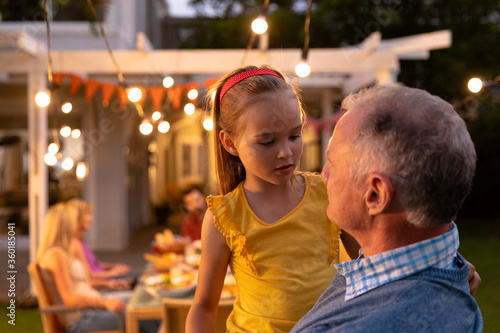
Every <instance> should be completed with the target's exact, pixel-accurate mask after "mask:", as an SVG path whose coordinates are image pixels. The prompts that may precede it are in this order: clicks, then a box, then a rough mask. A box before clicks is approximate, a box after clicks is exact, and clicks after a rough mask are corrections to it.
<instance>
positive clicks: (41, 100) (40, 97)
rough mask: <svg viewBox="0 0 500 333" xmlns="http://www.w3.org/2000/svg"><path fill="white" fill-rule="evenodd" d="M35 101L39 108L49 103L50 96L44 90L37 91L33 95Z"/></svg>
mask: <svg viewBox="0 0 500 333" xmlns="http://www.w3.org/2000/svg"><path fill="white" fill-rule="evenodd" d="M35 103H36V105H38V106H39V107H41V108H44V107H46V106H47V105H49V104H50V96H49V95H48V94H47V93H46V92H39V93H38V94H36V96H35Z"/></svg>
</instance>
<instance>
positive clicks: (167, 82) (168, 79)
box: [163, 76, 174, 88]
mask: <svg viewBox="0 0 500 333" xmlns="http://www.w3.org/2000/svg"><path fill="white" fill-rule="evenodd" d="M173 85H174V79H173V78H171V77H170V76H167V77H166V78H164V79H163V86H164V87H165V88H170V87H171V86H173Z"/></svg>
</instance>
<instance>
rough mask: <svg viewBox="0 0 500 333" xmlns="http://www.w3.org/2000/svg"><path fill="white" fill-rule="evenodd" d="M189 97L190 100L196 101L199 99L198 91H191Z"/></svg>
mask: <svg viewBox="0 0 500 333" xmlns="http://www.w3.org/2000/svg"><path fill="white" fill-rule="evenodd" d="M187 96H188V98H189V99H190V100H194V99H196V97H198V90H196V89H191V90H190V91H189V92H188V94H187Z"/></svg>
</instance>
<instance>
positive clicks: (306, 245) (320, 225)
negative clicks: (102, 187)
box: [187, 66, 340, 333]
mask: <svg viewBox="0 0 500 333" xmlns="http://www.w3.org/2000/svg"><path fill="white" fill-rule="evenodd" d="M212 111H213V119H214V130H213V133H214V139H215V152H216V170H217V180H218V185H219V191H220V194H221V195H220V196H210V197H208V198H207V203H208V207H209V210H208V211H207V213H206V215H205V218H204V221H203V231H202V252H201V253H202V258H201V263H200V269H199V277H198V285H197V289H196V294H195V299H194V303H193V306H192V307H191V309H190V312H189V314H188V318H187V332H196V333H198V332H205V331H207V332H209V331H213V327H214V322H215V318H216V311H217V305H218V302H219V298H220V293H221V289H222V287H223V283H224V277H225V275H226V267H227V265H228V263H229V265H230V268H231V270H232V272H233V274H234V278H235V280H236V283H237V286H238V296H237V298H236V300H235V302H234V307H233V312H232V313H231V315H230V316H229V318H228V321H227V330H228V331H229V332H241V331H244V332H288V331H289V330H290V329H291V328H292V327H293V326H294V324H295V323H296V322H297V321H298V320H299V319H300V318H301V317H302V316H303V315H304V314H305V313H306V312H308V311H309V310H310V309H311V308H312V306H313V305H314V303H315V302H316V300H317V298H318V297H319V295H321V293H322V292H323V290H324V289H325V288H326V287H327V286H328V285H329V284H330V282H331V280H332V278H333V276H334V275H335V268H334V266H333V264H334V263H337V262H338V255H339V236H340V229H339V228H338V227H337V226H336V225H334V224H333V223H331V222H330V221H329V220H328V218H327V216H326V207H327V204H328V200H327V194H326V186H325V183H324V180H323V179H322V178H321V176H320V175H316V174H311V173H301V172H298V171H297V169H298V165H299V161H300V156H301V153H302V128H303V125H304V122H305V113H304V111H303V108H302V105H301V102H300V98H299V96H298V93H297V89H296V88H295V87H294V86H292V85H291V84H290V83H289V82H288V81H287V80H286V78H285V77H284V76H283V74H281V73H280V72H279V71H277V70H275V69H272V68H270V67H261V68H257V67H254V66H249V67H245V68H240V69H237V70H235V71H234V72H232V73H230V74H228V75H226V76H225V77H224V78H222V79H221V80H220V81H219V82H218V83H217V85H216V94H215V100H214V101H213V106H212Z"/></svg>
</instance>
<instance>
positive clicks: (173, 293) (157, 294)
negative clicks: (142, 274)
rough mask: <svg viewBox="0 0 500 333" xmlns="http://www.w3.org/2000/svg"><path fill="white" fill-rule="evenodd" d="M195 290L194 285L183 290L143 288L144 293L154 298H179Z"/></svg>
mask: <svg viewBox="0 0 500 333" xmlns="http://www.w3.org/2000/svg"><path fill="white" fill-rule="evenodd" d="M195 289H196V283H193V284H192V285H190V286H187V287H185V288H169V289H158V288H154V287H144V290H146V292H147V293H148V294H149V295H151V296H153V297H154V298H169V297H174V298H180V297H184V296H187V295H189V294H190V293H192V292H193V291H194V290H195Z"/></svg>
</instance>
